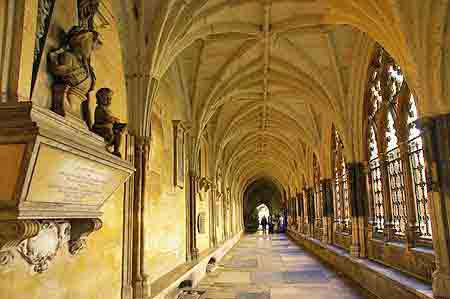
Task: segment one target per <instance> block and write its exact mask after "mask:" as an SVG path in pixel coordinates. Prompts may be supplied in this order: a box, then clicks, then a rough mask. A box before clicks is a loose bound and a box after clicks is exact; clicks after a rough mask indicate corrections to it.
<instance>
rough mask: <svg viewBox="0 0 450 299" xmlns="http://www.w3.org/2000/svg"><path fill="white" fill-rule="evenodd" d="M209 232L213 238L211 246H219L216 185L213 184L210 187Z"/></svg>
mask: <svg viewBox="0 0 450 299" xmlns="http://www.w3.org/2000/svg"><path fill="white" fill-rule="evenodd" d="M209 209H210V210H209V211H210V215H209V234H210V240H211V242H210V243H211V246H212V247H216V246H217V234H216V212H217V211H216V186H215V185H214V184H213V185H212V186H211V189H210V196H209Z"/></svg>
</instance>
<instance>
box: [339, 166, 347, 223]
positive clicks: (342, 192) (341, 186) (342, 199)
mask: <svg viewBox="0 0 450 299" xmlns="http://www.w3.org/2000/svg"><path fill="white" fill-rule="evenodd" d="M344 171H346V170H345V169H343V170H342V172H344ZM342 174H343V173H342ZM338 180H339V198H340V202H339V206H338V209H339V211H340V213H341V219H339V224H338V225H339V232H343V231H344V228H345V190H344V176H343V175H341V176H340V177H339V178H338Z"/></svg>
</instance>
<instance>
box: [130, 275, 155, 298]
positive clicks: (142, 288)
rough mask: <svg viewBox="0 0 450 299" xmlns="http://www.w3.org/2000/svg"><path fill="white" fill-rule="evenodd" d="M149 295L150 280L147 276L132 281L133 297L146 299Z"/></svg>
mask: <svg viewBox="0 0 450 299" xmlns="http://www.w3.org/2000/svg"><path fill="white" fill-rule="evenodd" d="M150 295H151V286H150V281H149V280H148V279H147V277H144V278H142V280H140V281H136V282H134V292H133V299H146V298H149V297H150Z"/></svg>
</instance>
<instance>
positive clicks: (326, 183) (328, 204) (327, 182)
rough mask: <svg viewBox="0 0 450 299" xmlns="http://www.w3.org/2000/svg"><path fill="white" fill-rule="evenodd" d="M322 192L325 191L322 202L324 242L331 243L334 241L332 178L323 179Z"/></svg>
mask: <svg viewBox="0 0 450 299" xmlns="http://www.w3.org/2000/svg"><path fill="white" fill-rule="evenodd" d="M320 183H321V185H322V192H323V197H322V198H323V202H322V208H323V209H322V215H323V235H322V242H323V243H326V244H331V242H332V232H333V222H332V221H333V190H332V186H331V184H332V180H331V179H323V180H321V182H320Z"/></svg>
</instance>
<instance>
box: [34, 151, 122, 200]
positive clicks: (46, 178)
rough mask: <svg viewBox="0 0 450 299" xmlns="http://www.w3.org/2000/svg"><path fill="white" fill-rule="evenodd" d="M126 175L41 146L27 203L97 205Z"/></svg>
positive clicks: (98, 163) (120, 171) (109, 194)
mask: <svg viewBox="0 0 450 299" xmlns="http://www.w3.org/2000/svg"><path fill="white" fill-rule="evenodd" d="M128 176H129V173H128V172H126V171H122V170H120V169H116V168H113V167H110V166H108V165H105V164H103V163H102V161H95V160H91V159H88V158H85V157H82V156H79V155H76V154H73V153H71V152H67V151H64V150H62V149H59V148H55V147H51V146H49V145H46V144H41V146H40V148H39V153H38V157H37V161H36V164H35V168H34V172H33V176H32V179H31V184H30V188H29V192H28V196H27V201H33V202H49V203H69V204H70V203H74V204H89V205H100V204H102V203H103V202H104V201H105V200H106V199H108V197H110V196H111V194H112V193H114V191H115V190H116V189H117V188H118V187H120V186H121V185H122V184H123V183H124V182H125V181H126V180H127V178H128Z"/></svg>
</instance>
